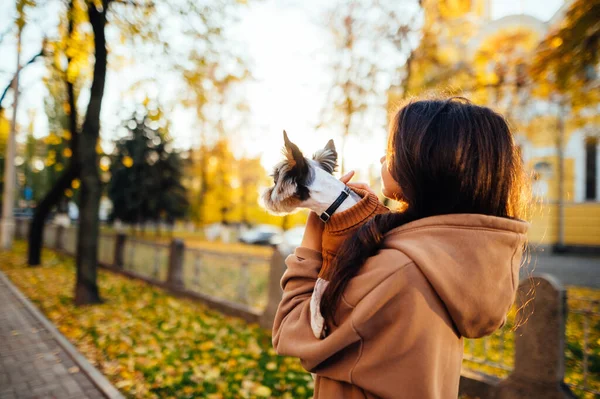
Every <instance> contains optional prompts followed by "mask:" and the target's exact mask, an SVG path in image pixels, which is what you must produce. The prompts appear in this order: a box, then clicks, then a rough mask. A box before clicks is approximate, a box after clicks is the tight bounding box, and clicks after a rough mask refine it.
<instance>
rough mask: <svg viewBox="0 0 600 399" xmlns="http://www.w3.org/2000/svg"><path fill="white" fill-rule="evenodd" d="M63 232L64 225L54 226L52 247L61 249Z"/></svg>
mask: <svg viewBox="0 0 600 399" xmlns="http://www.w3.org/2000/svg"><path fill="white" fill-rule="evenodd" d="M64 232H65V226H63V225H62V224H59V225H57V226H56V237H54V238H55V241H54V249H56V250H57V251H62V249H63V235H64Z"/></svg>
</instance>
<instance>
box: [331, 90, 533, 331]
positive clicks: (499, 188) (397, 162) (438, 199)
mask: <svg viewBox="0 0 600 399" xmlns="http://www.w3.org/2000/svg"><path fill="white" fill-rule="evenodd" d="M386 160H387V167H388V170H389V171H390V174H391V175H392V177H393V178H394V180H396V182H398V184H399V186H400V187H401V189H402V193H401V198H399V200H401V201H402V202H403V203H404V205H405V206H404V208H403V210H402V211H400V212H391V213H387V214H383V215H377V216H375V217H374V218H373V219H371V220H369V221H368V222H367V223H365V224H364V225H363V226H361V227H360V228H359V229H358V230H357V231H356V232H355V233H354V234H353V236H352V237H350V238H349V239H347V240H346V241H344V243H343V244H342V246H341V248H340V249H339V250H338V255H337V256H336V258H335V259H334V261H333V264H332V266H331V274H330V279H329V281H330V282H329V285H328V286H327V288H326V290H325V292H324V293H323V296H322V298H321V313H322V314H323V316H324V318H325V319H326V320H331V321H332V322H333V323H334V324H335V323H336V321H335V319H334V314H335V309H336V308H337V306H338V303H339V301H340V298H341V296H342V293H343V292H344V289H345V288H346V285H347V284H348V282H349V281H350V279H351V278H352V277H354V276H355V275H356V274H357V273H358V271H359V270H360V268H361V267H362V265H363V264H364V263H365V261H366V260H367V258H369V257H371V256H373V255H376V254H377V252H378V250H379V248H380V245H381V243H382V242H383V239H384V235H385V234H386V233H387V232H388V231H390V230H392V229H394V228H396V227H399V226H401V225H403V224H406V223H409V222H412V221H415V220H417V219H421V218H425V217H429V216H434V215H443V214H456V213H475V214H484V215H492V216H498V217H506V218H524V217H525V215H524V209H525V206H524V204H525V203H526V202H527V201H526V195H525V193H524V192H523V190H522V188H523V187H524V186H523V184H524V181H525V180H524V176H523V168H522V161H521V157H520V153H519V150H518V147H517V146H516V145H515V143H514V141H513V137H512V134H511V132H510V129H509V127H508V124H507V122H506V120H505V119H504V118H503V117H502V116H501V115H500V114H498V113H496V112H494V111H492V110H491V109H489V108H486V107H481V106H477V105H474V104H472V103H470V102H469V101H468V100H466V99H464V98H460V97H453V98H450V99H447V100H422V101H414V102H410V103H409V104H408V105H406V106H405V107H403V108H401V109H400V110H399V111H398V112H397V114H396V115H395V117H394V119H393V121H392V123H391V125H390V133H389V138H388V149H387V155H386Z"/></svg>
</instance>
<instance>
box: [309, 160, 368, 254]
mask: <svg viewBox="0 0 600 399" xmlns="http://www.w3.org/2000/svg"><path fill="white" fill-rule="evenodd" d="M352 177H354V171H353V170H351V171H350V172H348V173H346V174H345V175H344V176H342V177H340V181H341V182H342V183H344V184H347V183H348V182H349V181H350V180H351V179H352ZM348 186H349V187H353V186H354V187H357V188H363V189H365V190H369V191H373V190H371V189H370V188H368V186H367V185H366V184H364V183H352V184H348ZM363 186H364V187H367V188H364V187H363ZM324 229H325V223H323V221H322V220H321V219H320V218H319V215H317V214H316V213H315V212H313V211H311V212H310V214H309V215H308V220H307V221H306V227H305V229H304V236H303V237H302V243H301V244H300V246H301V247H305V248H309V249H313V250H315V251H318V252H321V241H322V239H323V230H324Z"/></svg>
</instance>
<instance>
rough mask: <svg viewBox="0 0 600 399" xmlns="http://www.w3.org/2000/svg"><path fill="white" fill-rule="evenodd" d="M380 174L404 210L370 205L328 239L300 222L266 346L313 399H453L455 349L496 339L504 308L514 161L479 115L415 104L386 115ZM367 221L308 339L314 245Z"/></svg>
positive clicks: (316, 263)
mask: <svg viewBox="0 0 600 399" xmlns="http://www.w3.org/2000/svg"><path fill="white" fill-rule="evenodd" d="M381 164H382V166H381V178H382V185H383V189H382V191H383V194H384V195H385V196H386V197H388V198H391V199H395V200H399V201H401V202H402V203H403V205H404V206H403V210H402V211H400V212H390V213H386V214H382V215H377V216H374V217H373V216H372V209H371V208H372V207H374V206H377V203H375V204H373V203H372V201H368V200H367V198H368V196H367V197H365V200H364V201H360V202H359V203H358V204H357V205H355V206H354V207H352V208H350V209H348V210H346V211H344V212H341V213H339V214H334V215H333V216H332V218H331V220H330V221H329V222H328V225H327V228H326V229H324V225H323V223H322V222H321V221H320V220H319V219H318V217H316V215H314V214H311V216H310V217H309V219H308V222H307V225H306V231H305V235H304V239H303V241H302V245H301V246H300V247H299V248H297V249H296V251H295V254H294V255H290V256H289V257H288V258H287V260H286V264H287V266H288V269H287V271H286V272H285V274H284V276H283V278H282V280H281V284H282V288H283V291H284V292H283V298H282V300H281V303H280V305H279V308H278V311H277V314H276V317H275V323H274V326H273V346H274V348H275V350H276V351H277V352H278V353H279V354H282V355H291V356H296V357H299V358H300V359H301V361H302V365H303V366H304V367H305V368H306V369H307V370H308V371H310V372H312V373H315V374H316V379H315V396H314V397H315V398H326V399H335V398H351V399H354V398H415V399H430V398H431V399H433V398H435V399H440V398H452V399H456V397H457V395H458V383H459V379H460V370H461V363H462V356H463V337H464V338H479V337H483V336H485V335H488V334H491V333H492V332H493V331H495V330H496V329H498V328H499V327H501V326H502V325H503V324H504V322H505V319H506V313H507V312H508V310H509V308H510V306H511V305H512V303H513V301H514V298H515V293H516V289H517V286H518V273H519V267H520V262H521V255H522V251H523V248H524V244H525V241H526V238H525V233H526V231H527V228H528V224H527V223H526V222H523V221H522V220H520V219H519V218H523V217H524V216H523V214H522V212H523V206H522V204H524V203H526V200H527V196H526V195H525V191H524V190H523V187H524V185H523V176H522V168H521V159H520V156H519V152H518V149H517V147H516V145H515V144H514V142H513V138H512V135H511V133H510V130H509V128H508V126H507V124H506V121H505V120H504V119H503V118H502V116H500V115H499V114H497V113H495V112H494V111H492V110H490V109H488V108H485V107H479V106H476V105H473V104H471V103H469V102H468V101H466V100H464V99H460V98H452V99H449V100H445V101H442V100H430V101H416V102H412V103H410V104H409V105H407V106H405V107H404V108H402V109H401V110H400V111H399V112H398V113H397V114H396V116H395V118H394V121H393V122H392V125H391V129H390V135H389V139H388V150H387V154H386V156H385V157H384V158H382V162H381ZM350 177H351V174H349V175H347V176H344V178H342V179H343V181H344V182H345V183H347V181H348V180H349V179H350ZM365 218H370V220H369V221H368V222H366V223H364V224H363V225H362V226H361V227H360V228H359V229H358V230H357V231H356V232H354V233H352V234H351V235H349V237H348V238H346V239H345V240H344V241H343V243H342V244H341V247H340V248H339V249H338V251H337V255H336V258H335V260H334V263H333V265H332V267H333V270H332V274H331V276H332V277H331V279H330V283H329V285H328V287H327V289H326V290H325V292H324V294H323V297H322V299H321V313H322V314H323V316H324V317H325V321H326V325H327V332H328V333H327V336H326V337H325V338H323V339H317V338H315V336H314V335H313V333H312V331H311V326H310V308H309V305H310V304H309V302H310V298H311V293H312V291H313V288H314V285H315V281H316V280H317V276H318V274H319V269H320V267H321V248H322V243H323V242H328V240H329V239H330V237H331V236H332V235H337V236H339V235H340V234H344V232H345V231H348V230H351V229H352V227H353V226H356V225H357V224H361V223H363V222H364V221H365Z"/></svg>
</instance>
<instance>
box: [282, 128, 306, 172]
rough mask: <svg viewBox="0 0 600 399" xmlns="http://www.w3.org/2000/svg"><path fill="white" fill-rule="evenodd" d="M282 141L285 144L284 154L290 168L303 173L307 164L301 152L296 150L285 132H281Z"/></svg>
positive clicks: (295, 146) (296, 147)
mask: <svg viewBox="0 0 600 399" xmlns="http://www.w3.org/2000/svg"><path fill="white" fill-rule="evenodd" d="M283 141H284V143H285V149H284V151H283V152H284V154H285V156H286V157H287V159H288V162H289V164H290V167H291V168H292V169H294V168H295V169H298V170H300V171H304V169H306V168H307V166H308V164H307V163H306V159H305V158H304V155H302V152H301V151H300V149H299V148H298V146H297V145H296V144H294V143H292V142H291V141H290V139H289V138H288V135H287V133H286V132H285V130H284V131H283Z"/></svg>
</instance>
